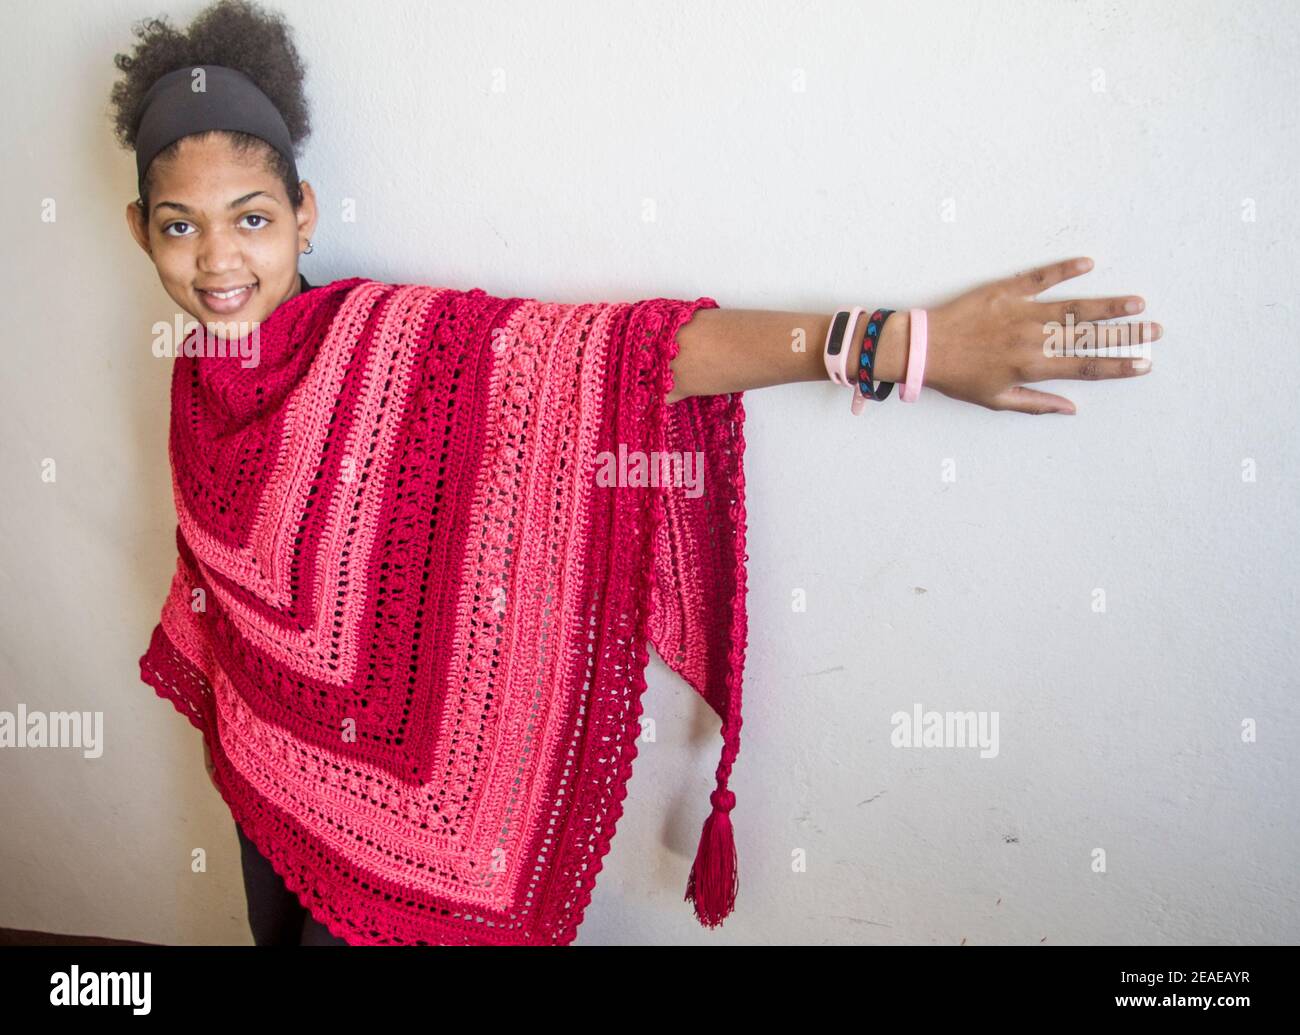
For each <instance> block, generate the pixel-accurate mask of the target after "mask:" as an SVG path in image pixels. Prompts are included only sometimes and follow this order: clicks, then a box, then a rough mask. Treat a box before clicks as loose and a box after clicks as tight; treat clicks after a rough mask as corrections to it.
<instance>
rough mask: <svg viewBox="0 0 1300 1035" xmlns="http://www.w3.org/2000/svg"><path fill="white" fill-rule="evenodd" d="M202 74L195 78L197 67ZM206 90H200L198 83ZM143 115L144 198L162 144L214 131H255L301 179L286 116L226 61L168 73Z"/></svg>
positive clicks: (140, 165)
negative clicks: (146, 176) (151, 165)
mask: <svg viewBox="0 0 1300 1035" xmlns="http://www.w3.org/2000/svg"><path fill="white" fill-rule="evenodd" d="M200 68H201V69H203V73H204V74H203V76H201V77H195V76H194V71H195V69H200ZM200 85H201V86H202V89H196V87H198V86H200ZM143 104H144V114H143V115H142V116H141V118H140V128H139V129H138V130H136V134H135V169H136V178H137V180H138V184H139V188H140V197H142V198H143V197H144V174H145V171H146V170H147V169H148V168H149V163H150V162H152V161H153V160H154V156H155V155H157V154H158V152H159V151H161V150H162V149H163V148H164V147H166V146H167V145H168V144H171V143H173V142H175V141H177V140H179V139H180V138H181V137H186V136H189V135H190V134H191V133H203V132H206V131H207V130H210V129H225V130H235V131H239V132H244V133H251V134H252V135H253V136H255V137H258V138H260V139H262V140H265V141H266V142H267V143H268V144H270V145H271V146H272V147H273V148H275V149H276V150H277V151H279V152H280V154H282V155H284V157H285V159H286V160H287V161H288V163H289V168H290V169H291V170H292V175H293V179H294V181H295V182H296V181H297V179H298V165H297V162H295V161H294V157H293V142H292V141H291V140H290V139H289V127H288V126H286V125H285V124H284V117H283V116H282V115H281V114H280V112H279V109H277V108H276V106H275V105H274V104H273V103H271V99H270V98H269V97H267V96H266V94H264V93H263V92H262V91H261V89H259V88H258V85H257V84H256V83H255V82H253V80H252V79H250V78H249V77H248V76H246V75H245V74H244V73H243V72H240V71H238V70H237V69H234V68H227V67H226V66H225V65H190V66H187V67H185V68H178V69H176V70H175V71H174V72H168V73H167V74H166V75H165V76H163V77H162V78H161V79H159V80H158V81H157V82H155V83H154V84H153V85H152V86H151V87H149V90H148V92H147V93H146V94H145V95H144V102H143Z"/></svg>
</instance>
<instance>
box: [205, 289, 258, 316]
mask: <svg viewBox="0 0 1300 1035" xmlns="http://www.w3.org/2000/svg"><path fill="white" fill-rule="evenodd" d="M196 290H198V292H199V296H200V297H201V298H202V299H203V304H204V305H206V306H207V307H208V308H209V309H211V310H212V311H213V312H217V313H233V312H235V311H236V310H237V309H242V308H243V306H244V303H246V302H247V301H248V300H249V299H250V298H252V297H253V292H254V291H256V290H257V283H256V282H254V283H252V284H241V285H236V286H234V287H231V288H227V289H225V290H222V291H205V290H203V289H202V288H198V289H196Z"/></svg>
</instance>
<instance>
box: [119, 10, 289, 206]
mask: <svg viewBox="0 0 1300 1035" xmlns="http://www.w3.org/2000/svg"><path fill="white" fill-rule="evenodd" d="M132 31H133V33H134V34H135V35H136V36H138V37H140V42H139V43H137V44H136V45H135V49H134V51H133V52H132V53H131V54H117V55H115V56H114V58H113V64H114V65H115V66H116V67H117V69H118V70H119V71H120V72H123V73H124V76H123V78H122V79H120V80H118V81H117V82H116V83H114V84H113V91H112V94H111V95H110V103H111V105H112V109H113V132H114V136H115V137H116V138H117V142H118V143H119V144H120V145H121V146H122V147H124V148H128V149H130V150H134V149H135V140H136V133H137V132H138V131H139V129H140V118H141V116H142V115H143V114H144V113H143V111H142V108H141V106H142V102H143V100H144V95H145V93H147V92H148V90H149V87H151V86H152V85H153V84H154V83H155V82H156V81H157V80H159V79H160V78H162V77H163V76H164V75H166V74H167V73H168V72H172V71H175V70H176V69H178V68H189V67H191V66H193V65H225V66H226V67H228V68H234V69H238V70H239V71H240V72H243V73H244V74H245V75H247V76H248V77H249V78H250V79H252V80H253V82H255V83H256V84H257V85H258V87H259V88H260V89H261V91H262V92H263V93H265V94H266V95H267V97H269V98H270V99H271V102H272V103H273V104H274V105H275V106H276V107H277V108H278V109H279V111H280V114H281V116H283V118H284V122H285V125H286V126H287V127H288V128H289V139H290V141H291V142H292V144H293V150H294V156H295V158H296V157H297V155H298V152H299V147H300V145H301V143H302V141H304V140H306V139H307V137H308V136H309V135H310V133H311V117H310V115H309V112H308V107H307V96H306V93H305V92H304V90H303V79H304V77H305V74H306V69H305V67H304V66H303V63H302V59H301V58H300V57H299V56H298V51H297V48H296V47H295V46H294V43H293V29H292V28H291V27H290V26H289V24H288V23H287V22H286V21H285V20H284V16H283V15H282V14H280V13H279V12H278V11H275V12H273V11H267V10H265V9H263V8H262V7H261V6H259V5H258V4H256V3H254V2H252V0H217V2H216V3H214V4H212V5H210V6H209V7H206V8H204V9H203V10H202V11H201V12H199V14H198V15H197V16H196V17H195V18H194V21H193V22H191V24H190V27H189V30H188V31H187V32H185V33H181V32H177V31H176V29H174V28H173V27H172V26H171V25H170V24H169V23H168V21H167V17H166V15H162V16H160V17H157V18H146V19H144V20H143V21H140V22H137V23H136V24H135V25H134V26H133V27H132ZM211 133H223V134H225V135H226V136H228V137H229V138H230V140H231V144H232V145H233V146H234V148H235V149H236V150H237V151H238V152H240V153H241V154H259V155H260V156H261V157H262V159H263V161H265V163H266V166H267V168H268V169H269V170H270V171H271V173H272V174H273V175H275V176H277V177H279V179H280V180H281V181H282V182H283V183H284V189H285V192H286V193H287V194H288V195H289V201H290V203H291V204H292V205H293V207H294V210H295V211H297V209H298V207H299V206H300V205H301V204H302V187H301V186H300V184H299V183H298V182H297V180H296V179H295V178H294V177H293V170H292V169H291V168H290V165H289V162H288V161H287V160H286V159H285V157H284V156H283V155H281V154H280V153H279V152H278V151H277V150H275V148H273V147H271V145H270V144H268V143H267V142H266V141H264V140H262V139H260V138H258V137H255V136H252V135H250V134H248V133H239V132H234V131H229V130H209V131H208V132H207V133H200V134H196V136H199V137H206V136H208V135H209V134H211ZM179 146H180V141H179V140H177V141H175V142H174V143H172V144H169V145H168V146H167V147H165V148H163V149H162V150H161V151H159V152H158V154H157V156H156V158H155V160H154V161H153V162H150V163H149V168H148V169H147V170H145V176H144V189H143V191H142V192H141V197H140V199H139V202H138V204H139V205H140V208H141V210H142V211H143V212H144V215H145V218H146V219H147V218H148V216H149V193H150V191H151V190H152V187H153V169H154V166H155V164H156V162H157V159H160V158H161V159H168V158H172V157H174V156H175V154H176V152H177V150H178V148H179Z"/></svg>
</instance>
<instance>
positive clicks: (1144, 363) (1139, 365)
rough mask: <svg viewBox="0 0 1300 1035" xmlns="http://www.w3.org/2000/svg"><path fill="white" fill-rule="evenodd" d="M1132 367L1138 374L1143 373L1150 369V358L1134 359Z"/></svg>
mask: <svg viewBox="0 0 1300 1035" xmlns="http://www.w3.org/2000/svg"><path fill="white" fill-rule="evenodd" d="M1133 369H1134V370H1136V371H1137V372H1138V373H1139V374H1145V373H1146V372H1147V371H1148V370H1150V369H1151V360H1149V359H1135V360H1134V361H1133Z"/></svg>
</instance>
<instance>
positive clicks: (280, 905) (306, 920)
mask: <svg viewBox="0 0 1300 1035" xmlns="http://www.w3.org/2000/svg"><path fill="white" fill-rule="evenodd" d="M235 832H236V833H238V834H239V853H240V860H241V862H242V863H243V867H244V892H245V893H246V895H247V896H248V926H249V927H251V928H252V929H253V942H254V944H256V945H347V942H345V941H344V940H343V939H342V938H336V937H335V936H334V935H332V934H330V930H329V928H328V927H326V926H325V925H324V924H322V923H321V922H320V921H319V920H317V919H316V918H315V917H314V916H312V915H311V912H310V911H309V910H308V909H307V908H306V907H305V906H304V905H303V904H302V903H301V902H299V901H298V896H297V895H295V894H294V893H293V892H292V891H290V890H289V889H288V888H287V887H286V886H285V883H284V878H283V877H281V876H280V875H279V874H278V873H276V872H275V869H274V868H273V867H272V866H271V861H270V860H269V859H267V858H266V856H264V855H262V853H261V852H259V851H258V850H257V846H256V845H254V844H253V842H252V841H250V840H249V839H248V836H247V835H246V834H245V833H244V831H243V830H242V829H240V826H239V824H238V823H236V824H235Z"/></svg>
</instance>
